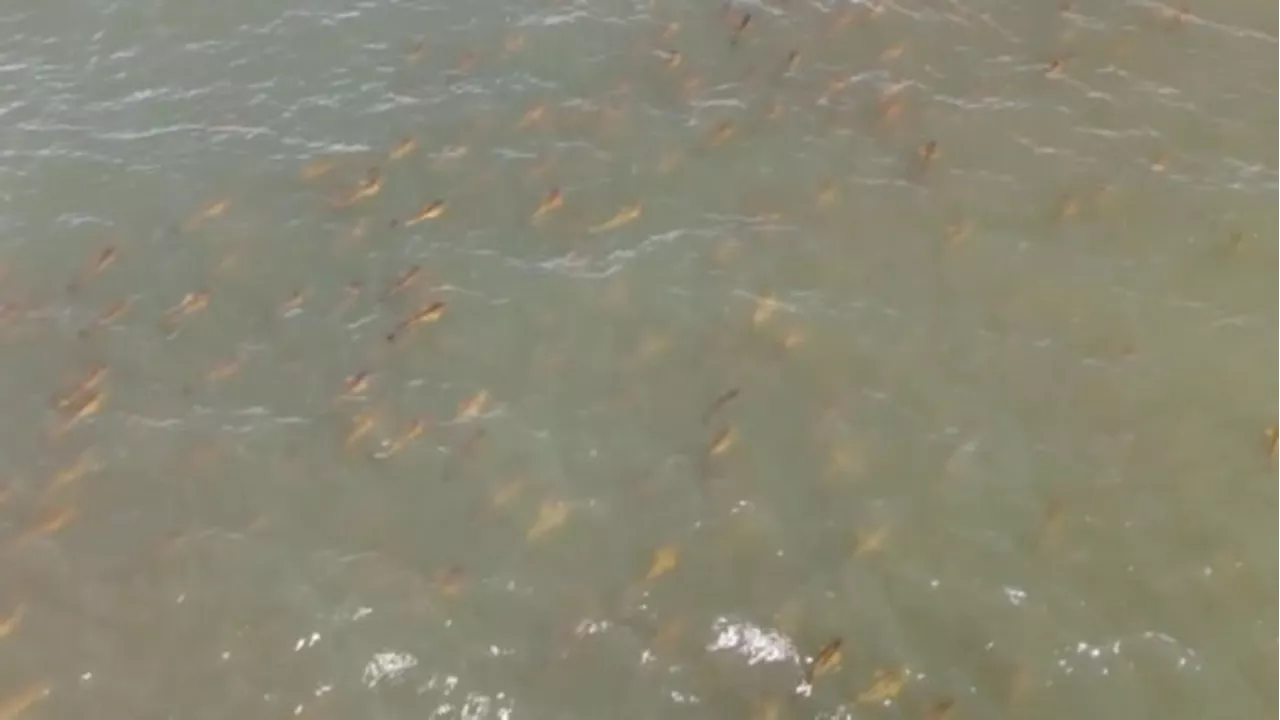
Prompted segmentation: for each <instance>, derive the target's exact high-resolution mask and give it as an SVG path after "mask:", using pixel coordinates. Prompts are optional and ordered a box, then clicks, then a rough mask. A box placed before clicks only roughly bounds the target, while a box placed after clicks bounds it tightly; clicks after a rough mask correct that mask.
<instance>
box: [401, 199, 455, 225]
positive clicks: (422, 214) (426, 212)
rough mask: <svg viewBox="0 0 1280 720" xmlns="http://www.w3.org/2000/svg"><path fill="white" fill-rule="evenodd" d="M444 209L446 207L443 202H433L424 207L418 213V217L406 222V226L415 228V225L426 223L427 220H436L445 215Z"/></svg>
mask: <svg viewBox="0 0 1280 720" xmlns="http://www.w3.org/2000/svg"><path fill="white" fill-rule="evenodd" d="M444 208H445V205H444V201H443V200H433V201H431V202H429V203H427V204H426V205H423V206H422V209H421V210H419V211H418V214H417V215H414V216H413V217H411V218H409V219H408V220H405V221H404V226H405V227H413V226H414V225H417V224H418V223H421V222H426V221H427V220H435V219H436V218H438V217H440V216H441V215H443V214H444Z"/></svg>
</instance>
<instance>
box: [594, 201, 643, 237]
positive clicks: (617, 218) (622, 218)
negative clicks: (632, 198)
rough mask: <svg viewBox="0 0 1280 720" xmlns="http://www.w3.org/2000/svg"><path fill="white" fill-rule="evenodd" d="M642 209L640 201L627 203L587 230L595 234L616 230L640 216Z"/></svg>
mask: <svg viewBox="0 0 1280 720" xmlns="http://www.w3.org/2000/svg"><path fill="white" fill-rule="evenodd" d="M642 209H643V208H642V206H641V204H640V203H636V204H635V205H628V206H626V207H624V208H622V209H621V210H619V211H618V214H616V215H614V216H613V217H611V218H609V219H608V220H606V221H604V222H602V223H600V224H599V225H595V226H592V227H591V228H589V229H588V232H590V233H591V234H593V235H596V234H599V233H604V232H609V231H610V230H617V229H618V228H620V227H622V226H623V225H626V224H627V223H629V222H631V221H633V220H635V219H636V218H638V217H640V212H641V210H642Z"/></svg>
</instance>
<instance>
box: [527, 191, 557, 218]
mask: <svg viewBox="0 0 1280 720" xmlns="http://www.w3.org/2000/svg"><path fill="white" fill-rule="evenodd" d="M562 207H564V194H563V193H561V192H560V188H552V189H551V192H549V193H547V196H546V197H545V198H543V199H542V202H540V203H538V208H537V209H536V210H534V211H533V217H532V218H530V219H531V220H539V219H541V218H542V217H543V216H544V215H548V214H550V213H553V212H555V211H556V210H559V209H560V208H562Z"/></svg>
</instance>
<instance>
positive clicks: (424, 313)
mask: <svg viewBox="0 0 1280 720" xmlns="http://www.w3.org/2000/svg"><path fill="white" fill-rule="evenodd" d="M445 307H446V305H445V302H444V301H443V300H435V301H433V302H431V303H428V304H427V305H424V306H423V307H422V309H420V310H418V311H417V312H415V313H414V314H413V315H410V316H409V317H408V318H406V319H404V320H402V321H401V322H400V324H399V325H396V327H395V329H393V330H392V331H391V332H389V333H387V342H389V343H393V342H395V341H396V338H398V337H400V336H401V335H403V334H404V333H405V332H407V331H409V330H412V329H413V328H415V327H417V326H419V325H426V324H428V323H433V322H436V321H438V320H439V319H440V318H441V317H443V316H444V310H445Z"/></svg>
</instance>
